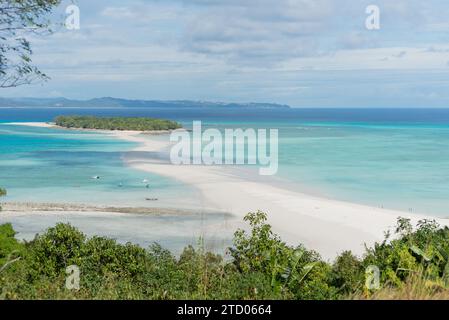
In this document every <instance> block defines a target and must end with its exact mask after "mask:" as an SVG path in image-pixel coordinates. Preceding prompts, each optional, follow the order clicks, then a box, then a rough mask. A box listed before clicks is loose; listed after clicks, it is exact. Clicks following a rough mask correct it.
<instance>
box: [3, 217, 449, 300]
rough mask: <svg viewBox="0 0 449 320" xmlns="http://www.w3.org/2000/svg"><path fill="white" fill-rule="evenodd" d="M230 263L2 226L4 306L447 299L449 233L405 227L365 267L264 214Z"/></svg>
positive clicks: (199, 252) (206, 255)
mask: <svg viewBox="0 0 449 320" xmlns="http://www.w3.org/2000/svg"><path fill="white" fill-rule="evenodd" d="M245 221H247V222H248V223H249V226H250V230H249V232H247V231H244V230H238V231H237V232H236V233H235V237H234V245H233V247H232V248H230V249H229V252H230V259H224V258H223V257H222V256H220V255H216V254H213V253H210V252H206V251H205V250H204V249H203V248H202V246H199V247H198V248H194V247H192V246H189V247H187V248H185V250H184V251H183V252H182V254H181V255H180V256H179V257H175V256H174V255H173V254H172V253H171V252H170V251H168V250H165V249H163V248H162V247H161V246H159V245H157V244H154V245H152V246H150V247H149V248H148V249H144V248H141V247H139V246H137V245H133V244H130V243H128V244H124V245H123V244H119V243H117V242H116V241H115V240H112V239H108V238H103V237H93V238H90V239H88V238H87V237H86V236H85V235H84V234H83V233H82V232H80V231H79V230H77V229H76V228H74V227H72V226H71V225H68V224H58V225H56V226H55V227H54V228H50V229H48V230H47V232H46V233H44V234H42V235H38V236H36V238H35V239H34V240H33V241H31V242H28V243H21V242H18V241H17V240H16V239H15V238H14V236H15V232H14V230H13V228H12V226H11V225H10V224H5V225H2V226H0V298H4V299H348V298H355V299H381V298H394V299H400V298H418V299H421V298H422V299H431V298H443V297H447V292H448V289H447V288H448V275H449V262H448V252H449V251H448V249H449V230H448V228H441V227H440V226H438V225H437V224H436V223H435V222H433V221H427V220H424V221H421V222H420V223H419V224H418V227H417V229H416V230H413V228H412V226H411V224H410V221H408V220H406V219H400V220H399V221H398V226H397V229H396V232H395V233H394V234H393V235H387V237H386V239H385V240H384V241H383V242H381V243H376V244H375V245H374V246H373V247H372V248H367V249H366V253H365V255H364V256H363V257H362V258H359V257H356V256H354V255H353V254H352V253H351V252H343V253H342V254H341V255H339V256H338V257H337V258H336V260H335V262H334V263H333V264H330V263H328V262H325V261H323V260H322V259H321V258H320V256H319V255H318V254H317V253H316V252H314V251H310V250H307V249H306V248H304V247H303V246H301V245H300V246H297V247H293V246H289V245H287V244H286V243H284V242H283V241H282V240H281V239H280V238H279V237H278V236H277V235H276V234H274V233H273V231H272V229H271V227H270V225H268V224H267V216H266V214H264V213H262V212H256V213H250V214H248V215H247V216H246V217H245ZM70 265H76V266H78V267H79V269H80V272H81V277H80V280H81V281H80V290H79V291H74V290H68V289H66V287H65V281H66V277H67V274H66V268H67V267H68V266H70ZM370 265H375V266H377V267H378V268H379V270H380V286H381V288H380V290H377V291H376V290H368V289H367V288H365V286H364V285H365V270H366V268H367V267H368V266H370Z"/></svg>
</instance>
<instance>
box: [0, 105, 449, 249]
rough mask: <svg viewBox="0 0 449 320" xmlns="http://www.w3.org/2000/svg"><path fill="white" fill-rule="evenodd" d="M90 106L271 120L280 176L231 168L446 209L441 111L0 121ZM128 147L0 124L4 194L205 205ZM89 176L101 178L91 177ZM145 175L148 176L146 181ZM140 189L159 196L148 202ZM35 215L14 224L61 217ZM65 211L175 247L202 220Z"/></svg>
mask: <svg viewBox="0 0 449 320" xmlns="http://www.w3.org/2000/svg"><path fill="white" fill-rule="evenodd" d="M86 113H88V114H95V115H107V116H152V117H161V118H169V119H173V120H177V121H180V122H182V123H183V124H184V125H185V126H186V127H189V126H191V124H192V120H202V121H203V125H204V128H207V127H214V128H218V129H225V128H256V129H257V128H276V129H279V137H280V146H279V172H278V175H277V176H276V177H271V178H261V177H257V176H255V175H254V172H252V171H251V170H246V168H239V170H237V171H234V172H238V174H239V175H242V176H244V177H247V178H248V179H260V180H263V181H264V182H268V183H273V184H277V185H280V186H282V185H283V186H286V187H288V188H289V189H297V190H299V191H303V192H309V193H313V194H317V195H320V196H325V197H328V198H333V199H340V200H345V201H352V202H356V203H362V204H368V205H373V206H378V207H384V208H392V209H399V210H402V211H405V212H408V211H412V212H419V213H424V214H428V215H430V216H440V217H448V216H449V110H446V109H439V110H424V109H422V110H391V109H382V110H380V109H379V110H372V109H370V110H351V109H341V110H330V109H315V110H313V109H302V110H242V111H235V110H234V111H232V112H229V111H226V110H218V109H217V110H198V109H197V110H194V109H182V110H159V109H151V110H149V109H139V108H132V109H101V110H100V109H99V110H85V109H84V110H81V109H79V110H73V109H70V110H61V109H59V110H57V109H2V110H0V122H1V121H3V122H9V121H50V120H51V119H52V118H53V117H54V116H56V115H59V114H86ZM134 146H135V145H134V144H132V143H128V142H123V141H119V140H116V139H112V138H110V137H107V136H104V135H98V134H93V133H84V132H83V133H73V132H65V131H60V130H52V129H42V128H27V127H17V126H5V125H0V185H1V186H3V187H6V188H8V191H9V195H8V197H7V200H10V201H39V202H57V201H62V202H76V203H93V204H112V205H135V206H149V205H151V206H155V205H157V206H166V207H178V208H181V207H190V208H198V210H199V212H202V211H201V195H199V194H198V193H197V192H196V190H195V189H194V188H191V187H189V186H186V185H182V184H180V183H179V182H177V181H173V180H171V179H167V178H164V177H160V176H156V175H151V174H148V173H143V172H140V171H136V170H133V169H131V168H128V167H126V166H125V165H124V162H123V158H124V157H125V155H126V154H125V153H126V152H127V150H131V149H132V148H133V147H134ZM148 156H150V157H160V156H161V155H160V154H148ZM250 171H251V172H250ZM94 175H99V176H101V179H100V180H93V179H91V177H92V176H94ZM143 179H148V180H149V181H150V184H151V187H150V188H149V189H147V188H145V185H144V184H143V182H142V181H143ZM120 185H121V187H120ZM146 197H151V198H153V197H157V198H159V199H160V200H159V201H158V202H157V204H153V203H151V204H149V203H148V202H147V201H145V200H144V199H145V198H146ZM59 218H61V217H59ZM35 219H36V218H35V217H34V216H26V217H23V219H22V220H15V224H16V225H17V226H18V227H19V228H22V229H21V232H22V233H24V234H32V233H34V232H38V231H39V229H42V228H46V227H48V226H50V225H51V224H52V223H54V222H56V221H57V219H53V218H52V219H53V220H52V219H50V218H47V220H45V219H44V220H42V221H44V222H45V223H44V222H42V224H39V223H37V222H36V224H35V221H36V220H35ZM71 219H72V220H71V221H75V223H78V224H79V225H80V226H82V228H83V229H85V230H89V231H90V232H92V233H95V232H96V230H98V232H100V233H101V232H103V231H104V230H105V229H103V228H106V229H108V228H110V230H109V231H108V232H106V231H105V232H104V234H105V235H109V236H114V235H117V236H118V237H119V238H120V239H122V240H127V239H132V235H133V230H134V229H136V230H139V228H140V227H139V222H140V223H142V228H143V229H145V230H147V231H146V232H141V233H139V232H138V234H139V236H136V238H135V239H134V240H135V241H138V242H139V243H145V244H146V243H148V241H150V240H149V239H151V241H153V239H161V241H164V243H166V244H167V245H169V246H171V247H172V248H175V247H178V248H180V247H183V246H184V245H182V246H181V245H180V244H181V243H183V244H184V243H187V242H186V239H187V238H186V237H185V235H184V236H181V238H179V237H178V235H179V232H180V231H181V230H184V229H186V230H187V233H188V232H189V230H190V229H195V228H196V227H198V226H199V225H200V224H199V222H198V221H197V220H195V219H193V220H190V219H187V220H185V219H184V218H182V217H177V218H174V219H171V220H170V219H167V220H159V221H157V222H155V220H154V219H153V218H142V217H139V218H136V219H134V218H130V219H131V220H129V221H130V224H129V225H126V224H124V226H126V229H127V230H130V231H127V232H129V233H128V235H127V234H123V233H121V232H119V229H120V223H119V222H122V223H123V220H122V218H120V219H118V220H117V219H116V218H107V217H103V216H99V217H96V218H91V217H89V218H86V217H79V218H78V217H71ZM103 219H105V220H104V223H103ZM139 219H143V220H145V221H141V220H139ZM146 219H148V220H146ZM220 221H221V222H223V221H224V220H220ZM153 224H154V226H156V227H155V228H153V227H152V226H153ZM27 226H29V227H27ZM27 228H28V229H27ZM200 229H201V228H200ZM206 229H207V228H206ZM206 229H204V230H206ZM42 230H43V229H42ZM42 230H41V231H42ZM102 230H103V231H102ZM111 230H112V231H111ZM169 230H172V231H169ZM186 230H184V231H186ZM195 230H198V228H197V229H195ZM166 231H167V232H166ZM189 237H190V235H189ZM195 238H196V237H195ZM139 239H140V240H139ZM145 239H146V240H145ZM170 239H171V240H170ZM180 239H182V240H180Z"/></svg>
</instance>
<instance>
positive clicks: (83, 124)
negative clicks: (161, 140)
mask: <svg viewBox="0 0 449 320" xmlns="http://www.w3.org/2000/svg"><path fill="white" fill-rule="evenodd" d="M54 121H55V124H56V125H57V126H59V127H63V128H68V129H95V130H118V131H162V130H176V129H180V128H182V126H181V124H179V123H178V122H176V121H171V120H164V119H154V118H143V117H142V118H129V117H94V116H59V117H56V118H55V120H54Z"/></svg>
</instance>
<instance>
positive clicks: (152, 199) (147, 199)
mask: <svg viewBox="0 0 449 320" xmlns="http://www.w3.org/2000/svg"><path fill="white" fill-rule="evenodd" d="M145 200H146V201H157V200H159V199H158V198H145Z"/></svg>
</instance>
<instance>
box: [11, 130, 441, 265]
mask: <svg viewBox="0 0 449 320" xmlns="http://www.w3.org/2000/svg"><path fill="white" fill-rule="evenodd" d="M18 124H20V125H30V126H39V127H53V126H52V125H51V124H45V123H18ZM109 133H110V134H112V135H113V136H115V137H117V138H120V139H124V140H127V141H132V142H138V143H140V146H139V147H138V148H136V149H135V151H136V153H135V154H133V155H132V156H131V157H128V158H127V159H126V162H127V164H128V165H129V166H132V167H133V168H135V169H139V170H143V171H148V172H152V173H155V174H158V175H162V176H167V177H170V178H172V179H176V180H179V181H181V182H183V183H187V184H190V185H192V186H194V187H196V188H197V189H198V190H199V191H200V192H201V194H202V199H203V201H202V203H201V204H200V205H201V206H202V207H203V208H204V209H205V210H214V211H222V212H227V213H232V214H233V215H236V216H237V218H239V219H240V220H241V219H242V218H243V217H244V216H245V214H246V213H248V212H254V211H257V210H261V211H264V212H266V213H267V214H268V217H269V223H270V224H271V225H272V226H273V229H274V231H275V232H276V233H278V234H279V235H280V236H281V237H282V239H283V240H285V241H287V242H288V243H289V244H292V245H296V244H300V243H302V244H304V245H305V246H306V247H307V248H309V249H314V250H316V251H318V252H319V253H320V254H321V255H322V256H323V257H324V258H326V259H333V258H334V257H335V256H336V255H337V254H339V253H341V252H342V251H344V250H352V251H353V252H354V253H356V254H362V253H363V251H364V245H365V244H366V245H368V246H369V245H372V244H373V243H374V242H375V241H381V240H382V239H383V237H384V232H385V231H387V230H391V229H392V228H393V227H394V226H395V225H396V221H397V218H398V217H407V218H410V219H411V220H412V221H413V222H414V223H416V222H417V221H418V220H421V219H430V217H428V216H425V215H419V214H411V213H408V212H401V211H395V210H387V209H381V208H375V207H370V206H365V205H359V204H354V203H349V202H343V201H336V200H330V199H325V198H320V197H316V196H312V195H308V194H304V193H301V192H296V191H292V190H287V189H284V188H281V187H277V186H273V185H270V184H269V183H265V182H254V181H248V180H246V179H244V178H241V177H239V176H237V175H234V174H232V173H230V171H229V170H225V169H224V168H223V167H219V166H194V165H181V166H177V165H171V164H167V163H162V162H160V163H159V162H157V161H153V160H151V161H150V159H148V158H147V157H145V156H144V153H145V152H153V151H158V150H161V149H164V148H167V147H169V145H170V143H169V139H168V137H167V139H154V137H151V136H149V135H144V134H140V133H137V132H123V131H120V132H119V131H117V132H115V131H114V132H109ZM139 154H140V155H139ZM432 219H433V218H432ZM435 220H436V221H437V222H439V223H440V224H442V225H449V220H447V219H437V218H435Z"/></svg>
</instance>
